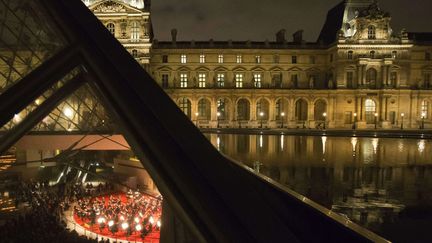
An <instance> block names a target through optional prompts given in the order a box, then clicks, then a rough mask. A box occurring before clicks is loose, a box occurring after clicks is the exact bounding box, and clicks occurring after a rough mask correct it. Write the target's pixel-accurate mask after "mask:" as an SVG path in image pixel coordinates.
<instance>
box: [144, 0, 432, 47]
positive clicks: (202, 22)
mask: <svg viewBox="0 0 432 243" xmlns="http://www.w3.org/2000/svg"><path fill="white" fill-rule="evenodd" d="M340 1H341V0H153V1H152V20H153V27H154V31H155V38H157V39H159V40H170V39H171V35H170V30H171V29H172V28H177V30H178V34H177V39H178V40H209V39H211V38H213V39H214V40H229V39H232V40H257V41H263V40H265V39H269V40H274V34H275V33H276V32H277V31H278V30H280V29H282V28H284V29H286V30H287V38H288V39H291V34H292V33H293V32H295V31H296V30H298V29H304V39H306V40H307V41H315V40H316V38H317V36H318V34H319V32H320V30H321V27H322V25H323V23H324V20H325V17H326V14H327V11H328V10H329V9H331V8H332V7H334V6H335V5H336V4H338V3H339V2H340ZM379 3H380V7H381V9H383V10H384V11H387V12H390V14H391V16H392V27H393V29H394V30H397V31H399V30H400V29H401V28H406V29H407V30H408V31H426V32H428V31H429V32H432V18H431V13H432V12H431V10H432V0H380V1H379Z"/></svg>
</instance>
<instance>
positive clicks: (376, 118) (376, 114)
mask: <svg viewBox="0 0 432 243" xmlns="http://www.w3.org/2000/svg"><path fill="white" fill-rule="evenodd" d="M374 115H375V130H376V129H377V121H378V113H375V114H374Z"/></svg>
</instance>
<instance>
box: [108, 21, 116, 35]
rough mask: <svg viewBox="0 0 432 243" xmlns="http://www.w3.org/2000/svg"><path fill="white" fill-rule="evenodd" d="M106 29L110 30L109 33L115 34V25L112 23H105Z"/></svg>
mask: <svg viewBox="0 0 432 243" xmlns="http://www.w3.org/2000/svg"><path fill="white" fill-rule="evenodd" d="M107 29H108V30H109V32H111V34H113V35H115V25H114V24H113V23H109V24H107Z"/></svg>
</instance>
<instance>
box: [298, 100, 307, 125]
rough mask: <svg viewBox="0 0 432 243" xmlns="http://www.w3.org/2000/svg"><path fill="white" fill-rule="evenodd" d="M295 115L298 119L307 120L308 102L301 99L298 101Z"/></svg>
mask: <svg viewBox="0 0 432 243" xmlns="http://www.w3.org/2000/svg"><path fill="white" fill-rule="evenodd" d="M295 116H296V120H297V121H306V120H307V118H308V103H307V102H306V101H305V100H303V99H300V100H298V101H297V102H296V106H295Z"/></svg>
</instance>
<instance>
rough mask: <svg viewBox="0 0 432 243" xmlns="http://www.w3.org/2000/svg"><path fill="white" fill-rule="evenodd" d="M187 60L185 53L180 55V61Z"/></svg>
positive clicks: (184, 61)
mask: <svg viewBox="0 0 432 243" xmlns="http://www.w3.org/2000/svg"><path fill="white" fill-rule="evenodd" d="M186 62H187V56H186V55H185V54H182V55H180V63H186Z"/></svg>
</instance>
